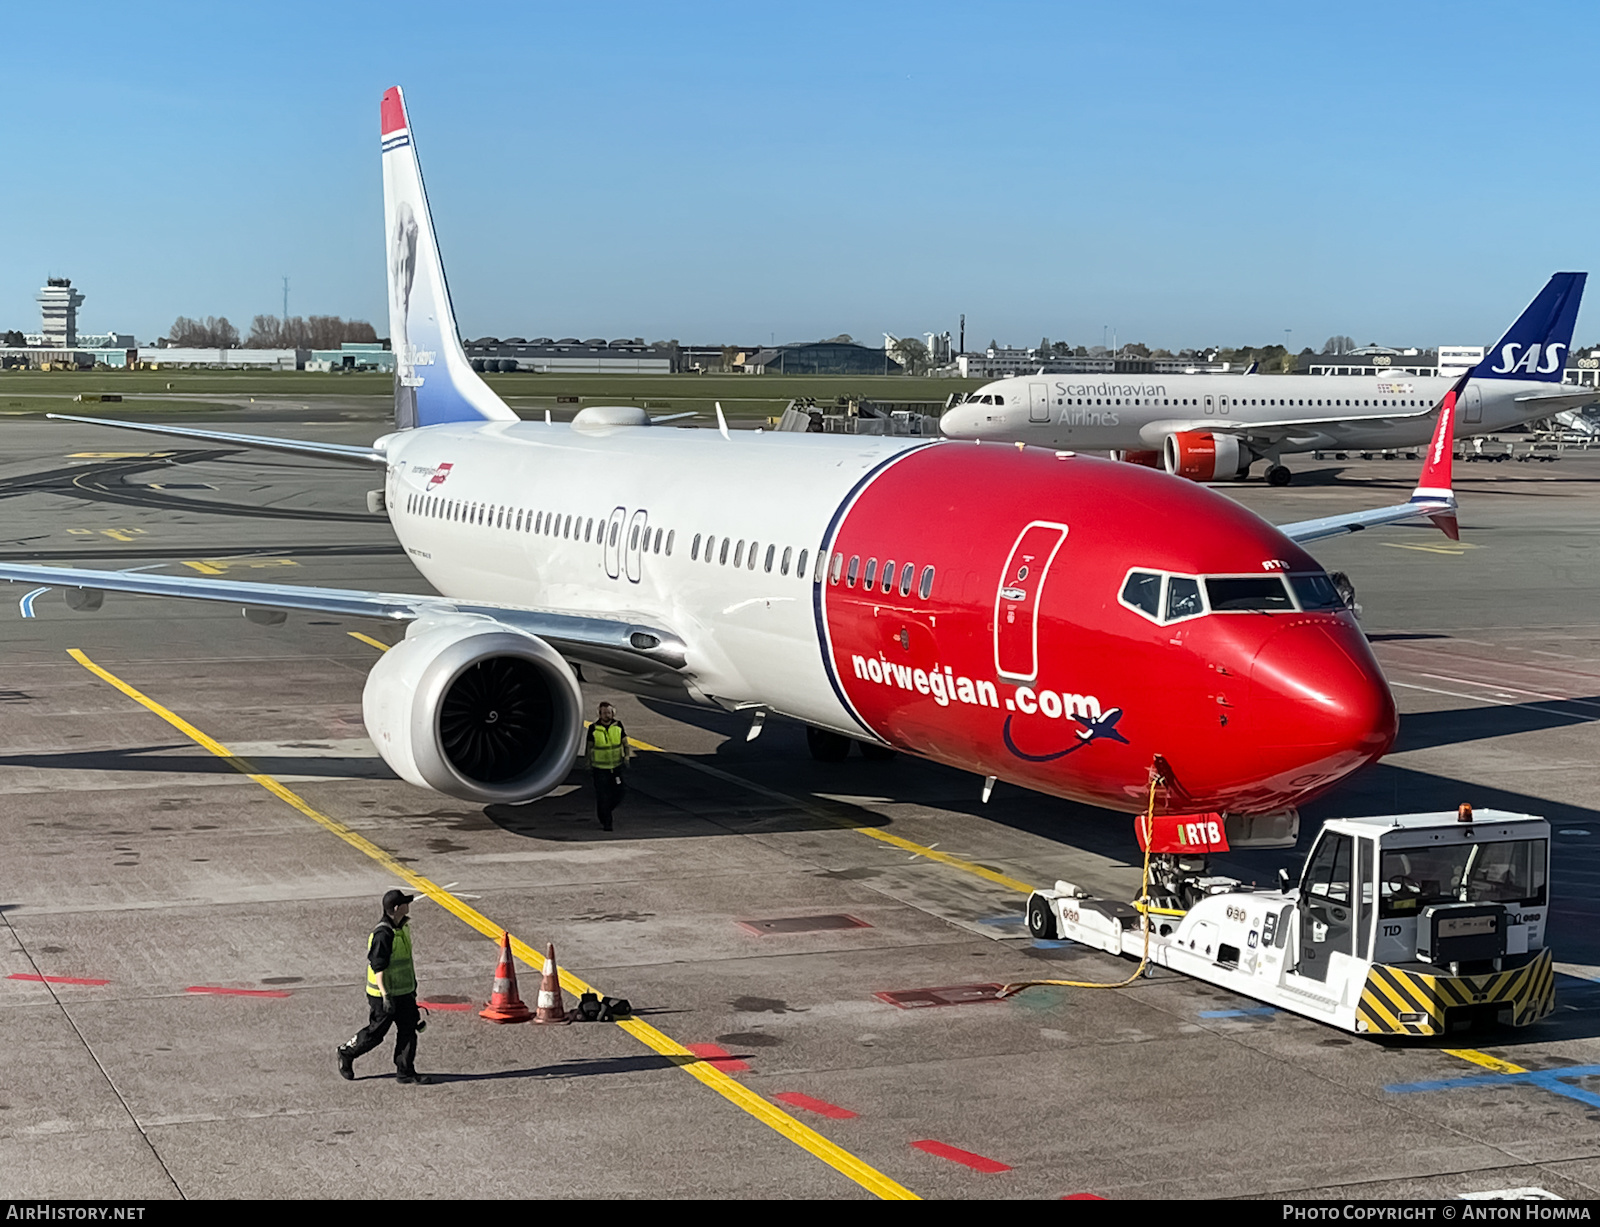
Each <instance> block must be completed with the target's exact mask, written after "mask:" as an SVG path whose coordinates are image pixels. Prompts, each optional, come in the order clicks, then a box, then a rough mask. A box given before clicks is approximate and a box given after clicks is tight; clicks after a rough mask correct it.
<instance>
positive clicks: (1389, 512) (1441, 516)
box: [1278, 371, 1472, 543]
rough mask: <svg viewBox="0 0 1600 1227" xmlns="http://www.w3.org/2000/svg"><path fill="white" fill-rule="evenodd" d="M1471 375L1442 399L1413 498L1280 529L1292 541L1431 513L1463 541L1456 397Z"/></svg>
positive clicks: (1442, 528)
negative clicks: (1454, 470)
mask: <svg viewBox="0 0 1600 1227" xmlns="http://www.w3.org/2000/svg"><path fill="white" fill-rule="evenodd" d="M1471 377H1472V375H1471V372H1470V371H1469V372H1468V373H1467V374H1465V375H1463V376H1462V377H1461V378H1460V379H1458V380H1457V381H1456V383H1455V386H1454V387H1452V388H1451V389H1450V390H1449V391H1448V392H1446V393H1445V394H1444V399H1443V400H1442V401H1440V402H1439V410H1438V412H1439V422H1438V425H1436V426H1435V427H1434V428H1433V440H1432V442H1430V443H1429V444H1428V451H1427V453H1426V454H1425V455H1424V456H1423V460H1422V476H1421V477H1420V478H1419V479H1418V481H1417V488H1416V489H1415V490H1413V491H1412V492H1411V498H1410V500H1409V501H1407V502H1404V503H1400V504H1398V505H1397V506H1394V507H1376V508H1373V509H1372V510H1370V511H1352V512H1350V513H1349V514H1347V515H1337V516H1322V517H1321V518H1319V519H1315V520H1300V521H1298V522H1296V523H1294V524H1280V525H1278V531H1279V532H1281V533H1282V534H1283V535H1284V536H1286V537H1288V538H1289V540H1291V541H1298V542H1302V543H1303V542H1306V541H1319V540H1321V539H1322V538H1324V537H1337V536H1339V535H1340V534H1342V533H1358V532H1360V531H1361V530H1362V529H1364V528H1376V527H1377V526H1378V525H1380V524H1395V523H1398V522H1399V521H1401V520H1410V519H1414V518H1415V517H1417V516H1427V517H1428V518H1429V519H1430V520H1432V521H1433V522H1434V523H1435V524H1436V525H1438V526H1439V529H1440V531H1441V532H1443V533H1444V535H1445V536H1447V537H1449V538H1450V539H1451V540H1452V541H1459V540H1460V539H1461V530H1460V528H1459V526H1458V525H1457V523H1456V496H1455V491H1454V490H1453V489H1452V488H1451V485H1450V469H1451V462H1452V460H1453V459H1454V455H1455V446H1454V444H1455V419H1456V401H1457V399H1458V398H1459V396H1460V394H1461V390H1462V389H1463V388H1465V387H1466V386H1467V380H1468V379H1470V378H1471ZM1429 412H1432V410H1430V411H1429Z"/></svg>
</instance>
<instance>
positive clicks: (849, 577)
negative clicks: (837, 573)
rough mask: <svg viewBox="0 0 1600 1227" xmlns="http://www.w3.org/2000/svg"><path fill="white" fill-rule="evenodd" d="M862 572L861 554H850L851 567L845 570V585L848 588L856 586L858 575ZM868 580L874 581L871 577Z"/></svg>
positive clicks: (869, 581)
mask: <svg viewBox="0 0 1600 1227" xmlns="http://www.w3.org/2000/svg"><path fill="white" fill-rule="evenodd" d="M860 574H861V555H860V554H852V555H850V566H849V569H848V570H846V571H845V576H844V584H845V587H846V588H854V587H855V586H856V576H858V575H860ZM867 582H868V583H869V584H870V583H871V582H872V581H871V580H870V579H869V580H868V581H867Z"/></svg>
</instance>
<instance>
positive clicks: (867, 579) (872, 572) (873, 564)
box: [861, 558, 878, 591]
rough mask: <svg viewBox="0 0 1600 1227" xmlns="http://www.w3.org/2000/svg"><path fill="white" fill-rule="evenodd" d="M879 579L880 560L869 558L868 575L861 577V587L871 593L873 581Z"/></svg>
mask: <svg viewBox="0 0 1600 1227" xmlns="http://www.w3.org/2000/svg"><path fill="white" fill-rule="evenodd" d="M877 577H878V560H877V559H876V558H869V559H867V573H866V574H865V575H863V576H862V577H861V586H862V587H863V588H865V589H867V590H868V591H871V589H872V581H873V580H875V579H877Z"/></svg>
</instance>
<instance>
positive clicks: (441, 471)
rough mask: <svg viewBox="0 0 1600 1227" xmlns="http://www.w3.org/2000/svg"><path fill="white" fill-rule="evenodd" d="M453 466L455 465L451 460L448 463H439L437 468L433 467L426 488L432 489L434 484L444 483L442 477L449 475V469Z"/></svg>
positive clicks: (440, 484)
mask: <svg viewBox="0 0 1600 1227" xmlns="http://www.w3.org/2000/svg"><path fill="white" fill-rule="evenodd" d="M454 467H455V465H454V463H453V462H452V463H449V464H441V465H440V466H439V467H438V468H437V469H435V470H434V474H433V476H432V477H430V478H428V489H430V490H432V489H433V488H434V487H435V486H442V485H444V479H445V478H446V477H449V476H450V470H451V469H452V468H454Z"/></svg>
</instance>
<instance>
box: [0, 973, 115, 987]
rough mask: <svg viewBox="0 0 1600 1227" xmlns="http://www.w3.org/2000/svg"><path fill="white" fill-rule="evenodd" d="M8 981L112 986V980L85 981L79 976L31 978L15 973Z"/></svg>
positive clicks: (8, 977)
mask: <svg viewBox="0 0 1600 1227" xmlns="http://www.w3.org/2000/svg"><path fill="white" fill-rule="evenodd" d="M6 979H7V980H31V981H32V982H33V983H35V984H110V983H111V981H110V980H85V979H83V978H81V977H79V976H30V975H25V974H24V973H22V972H20V971H19V972H15V973H13V974H12V975H9V976H7V977H6Z"/></svg>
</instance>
